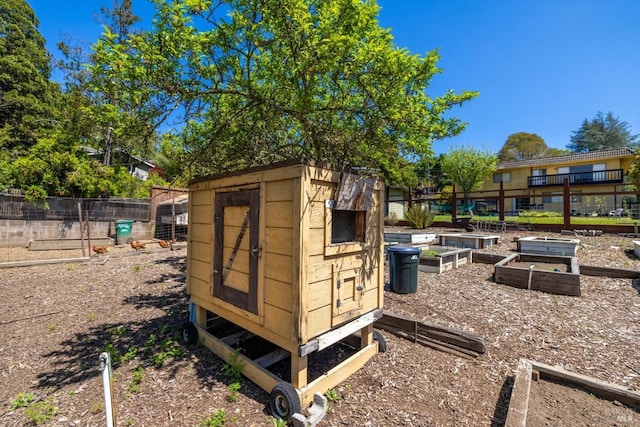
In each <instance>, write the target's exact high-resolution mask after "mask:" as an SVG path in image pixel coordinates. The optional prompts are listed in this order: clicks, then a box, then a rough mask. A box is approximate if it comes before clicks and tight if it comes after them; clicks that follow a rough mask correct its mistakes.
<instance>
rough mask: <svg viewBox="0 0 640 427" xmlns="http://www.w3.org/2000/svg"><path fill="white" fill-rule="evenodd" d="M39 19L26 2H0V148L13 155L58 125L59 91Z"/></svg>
mask: <svg viewBox="0 0 640 427" xmlns="http://www.w3.org/2000/svg"><path fill="white" fill-rule="evenodd" d="M38 26H39V22H38V19H37V18H36V15H35V13H34V11H33V9H31V7H30V6H29V4H28V3H27V2H26V1H24V0H0V131H1V132H0V138H2V139H1V140H0V148H4V149H9V150H12V152H13V155H14V156H15V155H17V154H18V153H19V152H20V151H22V150H24V149H27V148H29V147H30V146H31V145H33V144H35V142H36V138H37V137H38V135H40V134H41V133H42V132H43V131H46V130H47V129H51V128H52V127H53V125H54V123H55V120H54V119H55V117H56V114H55V111H56V109H55V107H56V96H57V94H58V93H59V87H58V86H57V85H56V84H54V83H51V82H50V81H49V77H50V74H51V68H50V67H51V65H50V59H51V58H50V56H49V53H48V52H47V50H46V48H45V40H44V38H43V37H42V35H41V34H40V32H39V31H38Z"/></svg>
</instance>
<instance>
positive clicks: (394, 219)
mask: <svg viewBox="0 0 640 427" xmlns="http://www.w3.org/2000/svg"><path fill="white" fill-rule="evenodd" d="M384 222H385V223H386V224H387V225H390V226H392V227H393V226H394V225H396V224H397V223H398V214H397V213H395V212H391V213H390V214H389V216H387V217H385V218H384Z"/></svg>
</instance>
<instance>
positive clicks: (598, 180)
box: [527, 169, 624, 188]
mask: <svg viewBox="0 0 640 427" xmlns="http://www.w3.org/2000/svg"><path fill="white" fill-rule="evenodd" d="M623 172H624V171H623V170H622V169H607V170H603V171H593V172H576V173H561V174H557V175H543V176H530V177H527V187H529V188H531V187H551V186H554V185H555V186H558V185H564V179H565V178H569V184H570V185H594V184H622V180H623V177H624V176H623V175H624V174H623Z"/></svg>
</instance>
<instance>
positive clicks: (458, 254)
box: [418, 248, 472, 273]
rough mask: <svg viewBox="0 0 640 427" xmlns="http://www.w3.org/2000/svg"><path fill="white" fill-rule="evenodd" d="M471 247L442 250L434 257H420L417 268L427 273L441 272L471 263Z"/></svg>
mask: <svg viewBox="0 0 640 427" xmlns="http://www.w3.org/2000/svg"><path fill="white" fill-rule="evenodd" d="M471 262H472V254H471V249H464V248H463V249H451V250H443V252H440V253H437V254H436V255H435V256H434V257H422V256H421V257H420V261H419V264H418V270H420V271H424V272H427V273H442V272H445V271H447V270H452V269H454V268H458V267H460V266H462V265H465V264H471Z"/></svg>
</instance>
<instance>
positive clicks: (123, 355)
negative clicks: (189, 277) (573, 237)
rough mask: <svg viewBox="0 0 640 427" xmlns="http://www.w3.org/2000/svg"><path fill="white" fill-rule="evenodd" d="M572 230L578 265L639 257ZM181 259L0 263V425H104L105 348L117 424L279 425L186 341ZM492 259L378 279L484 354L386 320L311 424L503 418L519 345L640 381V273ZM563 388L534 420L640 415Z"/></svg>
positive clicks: (621, 420)
mask: <svg viewBox="0 0 640 427" xmlns="http://www.w3.org/2000/svg"><path fill="white" fill-rule="evenodd" d="M427 231H428V232H435V233H437V232H444V231H448V232H450V231H451V230H427ZM500 235H501V241H500V243H498V244H497V245H495V246H493V247H491V248H488V249H484V250H483V252H491V253H500V254H504V255H508V254H511V253H513V252H514V250H515V247H516V244H515V243H514V239H515V238H516V237H517V236H520V237H524V236H525V235H526V236H553V237H560V236H559V235H558V234H552V233H531V232H519V233H512V232H506V233H501V234H500ZM579 239H580V241H581V245H580V249H579V252H578V259H579V263H580V264H581V265H595V266H609V267H616V268H624V269H634V270H640V260H639V259H638V258H636V257H635V255H634V254H633V250H632V249H633V243H632V241H633V239H632V238H627V237H620V236H617V235H604V236H594V237H584V236H581V237H579ZM35 254H37V255H35ZM75 256H82V253H81V252H79V251H62V252H58V253H49V252H46V253H44V252H37V253H36V252H28V251H26V250H24V249H23V248H15V249H11V250H8V249H0V262H3V261H15V260H23V259H28V258H33V259H45V258H68V257H75ZM185 268H186V249H181V250H176V251H171V250H169V249H162V248H160V247H159V246H157V245H155V244H150V245H149V246H148V250H145V251H139V252H135V251H133V250H132V249H131V248H130V247H122V248H111V249H110V251H109V253H108V254H107V255H102V256H100V257H94V258H93V259H92V260H91V261H89V262H86V261H85V262H79V263H71V262H65V263H59V264H51V265H36V266H30V267H19V268H6V269H1V270H0V274H1V275H2V279H1V280H0V286H1V289H2V293H1V296H2V298H1V299H0V338H1V339H0V378H1V380H0V425H2V426H26V425H32V424H34V421H40V420H43V419H44V418H46V416H47V415H49V419H48V421H43V422H42V425H48V426H99V425H104V424H105V408H104V403H103V402H104V401H103V389H102V380H101V372H100V363H99V355H100V353H101V352H103V351H109V352H110V353H111V354H112V355H115V358H114V361H115V363H114V371H113V373H114V378H115V382H114V396H115V406H116V410H117V419H118V425H127V426H196V425H199V424H202V423H204V421H205V420H207V419H208V418H211V419H213V416H214V414H217V416H218V417H220V419H221V418H225V422H224V423H222V424H221V423H219V424H212V423H210V424H207V425H233V426H272V425H274V423H273V421H272V420H271V418H270V415H269V413H268V410H267V409H266V407H267V403H268V394H267V393H266V392H264V391H263V390H261V389H260V388H259V387H257V386H256V385H254V384H253V383H252V382H250V381H248V380H246V379H243V380H241V387H240V390H239V392H238V393H234V392H233V390H229V389H228V386H229V385H230V384H231V383H232V381H231V380H230V377H229V375H228V374H225V370H224V364H223V363H222V362H221V361H220V360H219V359H218V358H217V357H216V356H214V355H212V354H211V353H210V352H209V350H207V349H205V348H203V347H199V346H197V345H195V346H186V345H184V344H183V343H182V342H181V340H180V338H179V335H180V332H181V328H182V324H183V322H184V321H185V320H186V318H187V298H186V296H185ZM492 273H493V267H492V266H491V265H488V264H479V263H472V264H470V265H465V266H463V267H462V268H460V269H456V270H450V271H447V272H445V273H442V274H433V273H423V272H419V274H418V290H417V292H416V293H413V294H396V293H393V292H386V294H385V309H387V310H390V311H392V312H395V313H400V314H406V315H411V316H413V317H416V318H418V319H422V320H425V321H429V322H432V323H437V324H440V325H443V326H448V327H453V328H457V329H461V330H465V331H470V332H474V333H477V334H482V335H484V336H485V342H486V347H487V351H486V353H485V354H482V355H480V356H479V357H478V358H476V359H467V358H461V357H458V356H454V355H451V354H448V353H444V352H440V351H437V350H434V349H431V348H428V347H423V346H421V345H419V344H415V343H413V342H409V341H407V340H404V339H401V338H397V337H395V336H393V335H390V334H388V333H386V332H384V331H382V332H381V334H382V335H383V336H384V338H385V339H386V342H387V347H388V350H387V352H386V353H381V354H378V355H376V356H375V357H374V358H373V359H372V360H370V361H369V362H368V363H367V364H366V365H365V366H364V367H363V368H362V369H360V370H359V371H357V372H356V373H354V374H353V375H352V376H351V377H349V378H348V379H347V380H346V381H345V382H343V383H342V384H341V385H340V386H338V387H337V388H336V392H337V399H335V401H334V402H331V410H330V412H329V413H328V414H327V416H326V417H325V418H324V419H323V420H322V421H321V422H320V424H319V425H320V426H484V425H486V426H501V425H503V424H504V420H505V418H506V413H507V408H508V405H509V396H510V393H511V387H512V384H513V375H514V372H515V369H516V367H517V364H518V360H519V359H520V358H527V359H531V360H536V361H539V362H543V363H547V364H550V365H554V366H562V367H563V368H565V369H567V370H571V371H574V372H577V373H581V374H584V375H589V376H592V377H595V378H597V379H599V380H602V381H606V382H611V383H615V384H618V385H621V386H624V387H627V388H629V389H631V390H634V391H640V359H639V358H638V340H639V338H640V281H638V280H635V279H634V280H631V279H613V278H607V277H592V276H586V275H582V276H581V288H582V295H581V296H580V297H571V296H562V295H552V294H546V293H542V292H536V291H528V290H525V289H516V288H512V287H510V286H505V285H498V284H496V283H494V282H493V281H492V279H491V276H492ZM568 393H569V391H567V390H566V389H563V390H561V391H560V392H555V393H543V392H540V393H538V395H537V396H536V398H540V399H542V402H540V399H538V400H536V401H535V402H534V403H535V413H536V414H537V415H540V417H541V418H540V417H537V418H536V420H543V421H541V424H538V425H550V426H551V425H553V426H555V425H599V426H600V425H611V426H613V425H616V426H638V425H640V413H639V412H637V410H632V409H629V408H627V407H625V406H617V405H616V406H613V407H612V408H613V409H611V410H610V411H605V412H602V411H597V410H595V409H593V408H595V406H593V405H589V403H588V402H587V403H585V404H584V405H582V406H580V404H579V403H576V404H573V405H569V406H568V407H567V406H565V407H564V408H563V409H561V410H559V411H558V410H555V409H553V410H552V409H551V408H554V407H555V406H554V405H555V403H554V402H556V403H557V402H562V401H565V400H567V397H566V396H567V394H568ZM586 395H587V397H592V396H589V395H588V394H586ZM545 396H549V397H548V398H547V397H545ZM574 397H575V398H576V399H579V400H580V399H581V398H580V396H579V395H578V396H573V395H572V397H571V399H573V398H574ZM582 403H584V402H582ZM556 406H557V405H556ZM532 407H533V406H532ZM592 409H593V410H592ZM532 410H533V409H532ZM541 411H543V413H541ZM596 412H597V413H596ZM585 414H586V415H585ZM585 416H586V417H587V418H586V421H585V418H584V417H585ZM532 422H533V418H532ZM203 425H204V424H203Z"/></svg>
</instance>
